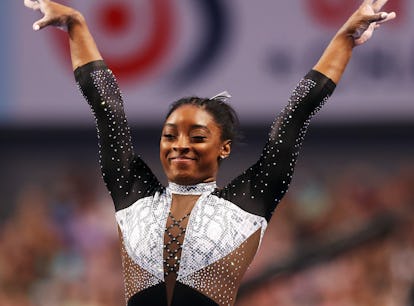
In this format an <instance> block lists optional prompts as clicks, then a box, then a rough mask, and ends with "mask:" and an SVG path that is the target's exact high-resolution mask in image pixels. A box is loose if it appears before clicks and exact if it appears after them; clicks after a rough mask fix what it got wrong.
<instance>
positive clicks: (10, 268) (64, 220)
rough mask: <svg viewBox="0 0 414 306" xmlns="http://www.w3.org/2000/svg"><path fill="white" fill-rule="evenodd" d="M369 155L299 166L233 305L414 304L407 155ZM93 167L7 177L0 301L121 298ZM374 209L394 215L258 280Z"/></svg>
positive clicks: (97, 303)
mask: <svg viewBox="0 0 414 306" xmlns="http://www.w3.org/2000/svg"><path fill="white" fill-rule="evenodd" d="M320 154H322V153H320ZM315 155H319V153H317V154H315ZM374 155H375V150H373V152H368V153H367V154H366V155H365V159H364V160H363V161H361V160H359V159H356V158H352V157H348V156H345V157H344V158H343V159H341V160H346V161H347V162H346V163H341V162H333V161H330V162H328V161H327V162H321V163H319V164H315V163H313V162H312V161H309V160H307V161H306V162H304V163H303V164H304V165H307V166H300V165H299V169H297V172H296V173H295V176H294V182H293V184H292V187H291V189H290V191H289V192H288V195H287V196H286V197H285V198H284V200H283V201H282V202H281V204H280V205H279V207H278V208H277V209H276V211H275V214H274V217H273V219H272V221H271V222H270V224H269V227H268V230H267V233H266V235H265V238H264V240H263V242H262V246H261V249H260V250H259V253H258V255H257V257H256V259H255V261H254V262H253V264H252V266H251V268H250V269H249V271H248V273H247V275H246V278H245V281H246V282H251V281H252V280H253V281H254V280H257V281H258V282H260V283H258V284H256V285H254V286H253V285H252V286H251V288H249V287H248V288H244V289H243V292H241V294H240V296H239V299H238V302H237V304H236V305H238V306H250V305H257V306H267V305H269V306H270V305H272V306H274V305H283V306H290V305H295V306H313V305H314V306H331V305H332V306H333V305H335V306H351V305H352V306H359V305H361V306H370V305H375V306H412V305H414V302H413V299H414V297H413V295H414V219H413V217H412V216H413V213H414V171H413V170H414V166H413V165H414V160H413V159H410V158H405V159H403V160H400V161H398V162H396V161H393V162H392V163H390V162H387V159H384V160H382V162H381V160H380V162H378V160H375V159H374V158H372V159H371V158H370V156H374ZM46 160H47V159H44V160H43V162H44V166H43V168H44V167H47V164H48V163H47V161H46ZM318 160H320V159H318ZM39 167H41V166H39ZM95 167H97V166H96V165H95V164H92V165H91V166H90V168H88V167H84V166H81V167H80V168H79V169H75V170H74V169H73V168H71V167H68V168H67V169H66V170H64V171H62V169H61V168H60V169H59V174H56V175H49V176H44V178H42V179H39V180H37V179H36V180H33V181H25V182H24V183H23V184H22V185H20V186H17V187H16V192H15V195H14V196H13V197H12V199H13V200H11V201H12V202H11V203H4V198H7V197H3V200H2V203H1V205H2V206H9V207H11V208H12V209H10V211H9V212H8V213H7V215H5V216H3V218H2V219H1V222H0V305H2V306H49V305H50V306H52V305H54V306H56V305H59V306H113V305H123V304H124V297H123V280H122V275H121V269H122V265H121V260H120V254H119V242H118V231H117V226H116V222H115V218H114V209H113V205H112V203H111V200H110V197H109V195H108V194H107V192H106V190H105V189H104V186H103V183H102V182H101V180H100V179H99V178H98V177H95V174H96V173H97V171H96V168H95ZM53 171H55V170H54V169H50V170H49V171H46V172H53ZM56 171H57V170H56ZM3 175H7V173H6V174H4V173H3ZM3 180H6V178H5V176H3ZM8 198H10V197H8ZM384 216H391V217H392V220H394V221H393V222H392V223H391V225H390V226H389V227H387V230H386V231H384V233H382V234H381V233H380V234H378V235H375V237H372V238H371V239H369V240H367V241H362V242H361V243H359V244H356V245H355V246H353V247H350V248H348V249H346V250H343V251H341V252H339V253H338V254H336V255H335V256H333V257H329V258H326V260H322V261H319V262H315V263H309V262H308V263H307V264H306V265H303V267H299V268H297V269H296V270H295V271H293V272H289V273H285V274H283V273H281V274H279V275H274V276H273V277H267V278H266V280H265V281H260V279H261V276H262V275H263V273H265V272H268V271H269V269H270V267H273V266H275V265H279V266H283V263H286V262H288V261H289V259H292V258H294V257H298V256H299V257H300V256H301V254H302V253H301V252H302V251H303V250H304V246H307V248H308V249H309V247H310V248H311V249H312V247H314V249H315V250H313V251H315V252H318V251H320V252H322V253H323V252H324V251H323V249H321V250H318V247H317V246H318V245H323V244H327V245H329V244H330V243H334V242H335V241H336V240H340V239H342V238H343V237H354V238H356V239H357V238H358V232H359V231H360V230H362V229H364V228H365V227H366V226H367V225H369V224H372V223H374V224H375V221H376V220H378V219H381V218H383V217H384ZM379 224H380V223H379ZM303 254H305V256H304V260H305V261H306V253H303ZM303 254H302V255H303ZM320 255H322V257H323V254H320ZM249 284H250V283H249Z"/></svg>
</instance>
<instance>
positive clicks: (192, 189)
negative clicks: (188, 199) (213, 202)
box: [168, 182, 217, 195]
mask: <svg viewBox="0 0 414 306" xmlns="http://www.w3.org/2000/svg"><path fill="white" fill-rule="evenodd" d="M216 188H217V185H216V182H211V183H200V184H197V185H186V186H183V185H178V184H175V183H172V182H169V183H168V190H169V191H170V192H171V193H174V194H186V195H200V194H202V193H204V192H212V191H213V190H214V189H216Z"/></svg>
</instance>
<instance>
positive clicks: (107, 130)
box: [24, 0, 160, 210]
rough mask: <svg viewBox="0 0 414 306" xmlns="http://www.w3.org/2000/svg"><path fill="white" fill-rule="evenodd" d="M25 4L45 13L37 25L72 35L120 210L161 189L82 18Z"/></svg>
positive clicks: (41, 0)
mask: <svg viewBox="0 0 414 306" xmlns="http://www.w3.org/2000/svg"><path fill="white" fill-rule="evenodd" d="M24 3H25V5H26V6H27V7H29V8H31V9H33V10H39V11H40V12H41V13H43V14H44V16H43V18H42V19H40V20H38V21H36V22H35V23H34V24H33V29H34V30H35V31H38V30H40V29H42V28H45V27H47V26H54V27H58V28H60V29H62V30H64V31H66V32H67V33H68V37H69V43H70V54H71V59H72V65H73V69H74V72H75V79H76V81H77V83H78V85H79V88H80V90H81V91H82V94H83V95H84V97H85V99H86V100H87V102H88V103H89V105H90V107H91V109H92V111H93V114H94V116H95V119H96V126H97V131H98V138H99V154H100V156H99V157H100V160H99V162H100V165H101V169H102V175H103V179H104V181H105V183H106V186H107V188H108V190H109V191H110V193H111V196H112V199H113V200H114V204H115V208H116V209H117V210H119V209H123V208H125V207H127V206H129V205H131V204H133V203H134V202H135V201H136V200H138V199H139V198H141V197H145V196H146V195H147V194H148V193H150V192H151V188H159V187H160V184H159V182H158V180H157V179H156V177H155V176H154V175H153V174H152V172H151V171H150V169H149V168H148V167H147V166H146V165H145V163H144V162H143V161H142V160H141V159H140V158H139V157H138V156H137V155H136V154H135V152H134V150H133V145H132V139H131V132H130V128H129V125H128V121H127V119H126V116H125V113H124V107H123V99H122V95H121V92H120V90H119V87H118V83H117V81H116V79H115V76H114V75H113V73H112V72H111V70H109V69H108V67H107V66H106V64H105V63H104V62H103V60H102V56H101V54H100V53H99V50H98V48H97V47H96V44H95V41H94V39H93V37H92V35H91V33H90V32H89V30H88V26H87V24H86V21H85V19H84V17H83V16H82V14H81V13H79V12H78V11H76V10H74V9H73V8H70V7H67V6H64V5H61V4H58V3H56V2H53V1H49V0H38V1H31V0H25V1H24Z"/></svg>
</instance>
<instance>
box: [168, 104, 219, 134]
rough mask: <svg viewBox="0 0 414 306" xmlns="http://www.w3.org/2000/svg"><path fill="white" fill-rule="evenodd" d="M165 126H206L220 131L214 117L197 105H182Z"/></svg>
mask: <svg viewBox="0 0 414 306" xmlns="http://www.w3.org/2000/svg"><path fill="white" fill-rule="evenodd" d="M164 125H175V126H205V127H208V128H210V129H215V128H217V129H219V126H218V125H217V123H216V122H215V120H214V118H213V116H212V115H211V114H210V113H209V112H208V111H206V110H205V109H203V108H201V107H199V106H196V105H191V104H187V105H182V106H180V107H179V108H177V109H176V110H175V111H173V112H172V113H171V115H170V116H168V118H167V119H166V120H165V124H164Z"/></svg>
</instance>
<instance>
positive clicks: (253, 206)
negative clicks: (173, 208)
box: [218, 70, 335, 220]
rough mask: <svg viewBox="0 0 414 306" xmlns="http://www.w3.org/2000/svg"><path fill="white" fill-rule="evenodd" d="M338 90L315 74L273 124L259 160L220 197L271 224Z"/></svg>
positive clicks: (299, 88)
mask: <svg viewBox="0 0 414 306" xmlns="http://www.w3.org/2000/svg"><path fill="white" fill-rule="evenodd" d="M334 89H335V83H333V82H332V80H330V79H329V78H327V77H326V76H324V75H323V74H321V73H319V72H317V71H314V70H311V71H310V72H309V73H308V74H307V75H306V76H305V77H304V78H303V79H302V80H301V81H300V82H299V84H298V85H297V86H296V88H295V89H294V91H293V93H292V95H291V96H290V99H289V102H288V104H287V106H286V107H285V108H284V109H283V111H282V112H281V113H280V114H279V116H278V117H277V118H276V120H275V121H274V122H273V124H272V126H271V129H270V133H269V138H268V140H267V143H266V145H265V147H264V149H263V151H262V154H261V156H260V158H259V160H258V161H257V162H256V163H255V164H254V165H253V166H252V167H250V168H248V169H247V170H246V171H245V172H244V173H243V174H241V175H240V176H239V177H237V178H236V179H235V180H233V181H232V182H231V183H230V184H229V185H228V186H227V187H225V188H224V189H223V190H221V191H218V192H219V193H220V196H222V197H224V198H226V199H228V200H229V201H231V202H233V203H236V204H238V205H239V206H240V207H241V208H243V209H244V210H246V211H249V212H251V213H254V214H257V215H260V216H263V217H265V218H266V219H267V220H269V219H270V217H271V215H272V213H273V210H274V209H275V207H276V205H277V204H278V203H279V202H280V200H281V199H282V197H283V196H284V194H285V193H286V191H287V189H288V187H289V184H290V181H291V179H292V175H293V170H294V166H295V164H296V160H297V157H298V155H299V149H300V147H301V145H302V142H303V139H304V136H305V134H306V131H307V128H308V125H309V122H310V120H311V118H312V117H313V116H314V115H315V114H316V113H317V111H318V110H319V109H320V108H321V107H322V106H323V105H324V104H325V102H326V101H327V100H328V98H329V96H330V95H331V94H332V92H333V91H334Z"/></svg>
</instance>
